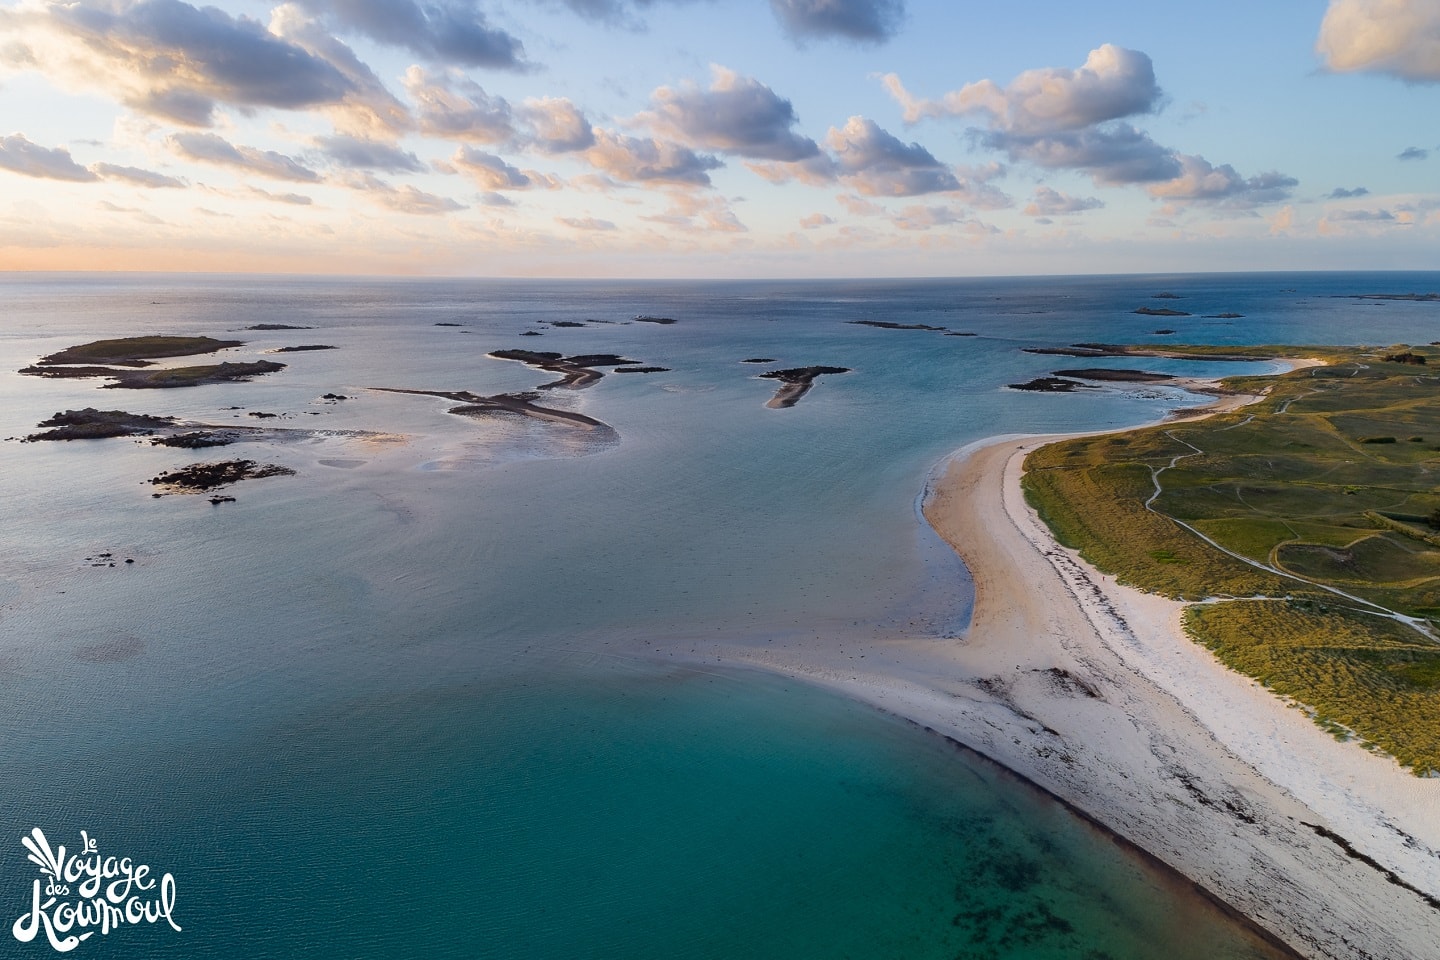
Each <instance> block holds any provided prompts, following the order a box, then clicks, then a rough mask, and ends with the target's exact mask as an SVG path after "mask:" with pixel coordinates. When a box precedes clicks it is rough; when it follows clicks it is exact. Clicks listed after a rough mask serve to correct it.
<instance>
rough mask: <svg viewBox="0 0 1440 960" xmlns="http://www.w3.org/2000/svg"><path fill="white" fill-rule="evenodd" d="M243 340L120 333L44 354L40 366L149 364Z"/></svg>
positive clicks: (211, 351)
mask: <svg viewBox="0 0 1440 960" xmlns="http://www.w3.org/2000/svg"><path fill="white" fill-rule="evenodd" d="M244 345H245V341H243V340H216V339H214V338H213V337H121V338H119V339H116V340H93V341H91V342H90V343H82V344H80V345H78V346H74V347H67V348H66V349H64V350H61V351H60V352H59V353H52V354H50V355H49V356H48V357H41V358H40V359H39V360H38V361H36V363H37V364H38V365H39V366H53V365H56V364H77V363H110V364H115V365H117V366H122V367H149V366H153V361H154V360H157V359H162V358H165V357H190V356H195V355H197V354H201V353H215V352H216V351H217V350H224V349H227V348H229V347H243V346H244Z"/></svg>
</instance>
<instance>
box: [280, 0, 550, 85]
mask: <svg viewBox="0 0 1440 960" xmlns="http://www.w3.org/2000/svg"><path fill="white" fill-rule="evenodd" d="M297 2H298V4H299V5H300V6H301V7H303V8H304V9H306V10H307V11H309V12H310V13H311V14H313V15H315V16H317V17H320V18H322V19H323V20H325V22H327V23H329V24H332V25H333V26H334V27H335V28H336V29H337V30H340V31H344V32H353V33H358V34H360V35H362V36H364V37H368V38H369V39H371V40H374V41H375V42H376V43H383V44H387V45H389V46H395V47H402V48H404V49H407V50H409V51H411V52H412V53H414V54H416V55H417V56H420V57H424V58H426V59H428V60H431V61H434V62H437V63H446V64H455V65H457V66H464V67H491V68H499V69H508V70H523V69H528V67H527V65H526V63H525V48H524V45H523V44H521V42H520V41H519V40H517V39H516V38H515V37H513V36H511V35H510V34H508V33H506V32H505V31H504V30H500V29H498V28H495V27H492V26H490V24H489V22H488V21H487V20H486V18H485V15H484V14H483V13H482V12H480V10H479V9H477V8H476V5H475V4H474V3H473V2H468V0H431V2H426V3H416V2H415V0H297Z"/></svg>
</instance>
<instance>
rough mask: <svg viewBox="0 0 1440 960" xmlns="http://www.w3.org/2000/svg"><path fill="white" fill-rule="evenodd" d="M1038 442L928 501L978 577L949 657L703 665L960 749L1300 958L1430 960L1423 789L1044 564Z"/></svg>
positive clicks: (1436, 864) (1069, 573)
mask: <svg viewBox="0 0 1440 960" xmlns="http://www.w3.org/2000/svg"><path fill="white" fill-rule="evenodd" d="M1305 365H1308V364H1305ZM1243 402H1244V398H1239V397H1225V398H1222V401H1221V402H1220V403H1219V404H1217V405H1216V407H1218V408H1220V409H1233V408H1234V407H1235V406H1238V405H1240V404H1242V403H1243ZM1212 409H1214V408H1212ZM1051 439H1055V438H1053V437H1007V438H997V439H993V440H988V441H984V442H983V443H980V444H976V445H973V446H972V447H970V448H967V449H966V450H962V451H960V453H959V454H957V455H956V457H955V458H953V459H952V460H951V461H950V462H949V463H948V464H946V465H944V466H943V467H942V469H941V470H940V471H939V472H938V473H937V475H936V478H935V480H934V481H933V482H932V485H931V489H930V490H929V491H928V496H927V500H926V507H925V514H926V517H927V518H928V519H929V520H930V522H931V523H932V525H934V527H935V528H936V530H937V531H939V533H940V534H941V536H943V537H944V538H945V539H946V540H947V541H948V542H949V543H950V544H951V545H952V546H954V547H955V549H956V550H957V551H958V552H959V554H960V556H961V557H962V558H963V559H964V561H965V563H966V565H967V567H968V568H969V569H970V572H971V574H972V576H973V577H974V580H975V608H974V615H973V619H972V622H971V625H970V628H969V630H968V631H967V633H966V635H965V636H964V638H962V639H956V640H939V641H936V640H929V641H926V640H897V641H890V642H881V643H874V644H868V645H863V646H858V645H854V644H849V645H847V646H846V647H845V648H844V649H840V648H837V647H835V646H832V645H828V644H825V643H824V642H823V641H820V640H812V641H795V642H790V643H785V644H779V643H776V644H767V645H766V647H765V649H764V650H757V649H755V648H753V647H752V648H739V649H736V648H733V647H732V648H728V649H724V650H714V651H712V652H713V653H715V654H720V655H726V654H728V655H729V656H732V657H735V658H737V659H742V660H747V661H750V662H752V663H759V664H764V665H766V666H769V667H772V668H776V669H781V670H784V671H786V672H788V673H791V674H794V675H797V676H803V677H808V678H810V679H812V680H816V681H818V682H821V683H823V684H825V685H827V686H831V687H834V688H836V689H839V690H842V691H844V692H847V693H849V694H851V695H853V696H857V697H859V698H861V699H864V700H866V701H868V702H871V703H873V704H875V705H877V706H880V707H882V708H884V709H887V710H890V711H893V712H895V713H897V714H899V715H902V716H905V717H908V718H910V719H912V720H914V721H916V722H918V723H921V724H923V725H925V726H927V727H931V728H933V729H935V730H937V731H939V732H940V733H943V734H945V735H947V736H950V737H952V738H954V739H956V740H958V741H959V742H961V743H964V744H967V745H968V746H971V747H973V748H974V749H976V750H978V751H979V752H981V753H983V754H985V755H987V756H989V757H991V758H992V759H995V760H997V761H999V762H1000V763H1002V764H1004V765H1005V766H1007V767H1009V768H1010V769H1012V770H1014V771H1016V772H1018V773H1020V774H1021V775H1023V776H1025V777H1027V778H1029V779H1030V780H1032V781H1034V782H1035V783H1037V784H1038V785H1040V786H1041V787H1043V788H1045V789H1046V790H1048V791H1050V792H1051V793H1053V794H1054V795H1056V796H1057V797H1059V798H1061V799H1062V800H1064V801H1066V802H1067V803H1069V804H1071V805H1072V806H1074V807H1075V808H1077V809H1079V810H1081V811H1083V812H1084V813H1086V814H1087V815H1089V816H1090V817H1092V818H1093V819H1094V820H1096V821H1097V822H1099V823H1101V824H1103V825H1104V826H1106V827H1108V828H1110V829H1111V830H1114V831H1115V832H1116V833H1118V834H1120V835H1121V836H1124V837H1126V838H1127V839H1129V840H1131V841H1132V842H1134V843H1136V844H1137V845H1139V846H1140V847H1142V848H1144V849H1145V850H1147V851H1149V852H1150V853H1152V854H1154V855H1155V856H1156V857H1158V858H1160V859H1161V860H1163V861H1165V862H1166V863H1168V864H1170V865H1171V866H1173V867H1175V868H1176V869H1178V870H1179V871H1180V872H1181V873H1183V874H1185V875H1186V876H1188V877H1190V878H1192V879H1193V880H1194V881H1195V882H1196V883H1197V884H1199V885H1200V886H1201V887H1203V888H1204V889H1205V890H1207V891H1209V892H1211V893H1212V894H1214V895H1215V896H1217V897H1219V898H1220V899H1221V900H1223V901H1225V902H1226V903H1228V904H1229V905H1231V906H1232V907H1234V908H1235V909H1237V910H1239V911H1240V912H1242V913H1244V914H1245V915H1246V916H1249V917H1251V918H1252V919H1253V920H1255V921H1256V922H1257V923H1258V924H1259V925H1260V926H1262V927H1264V928H1265V929H1267V930H1269V931H1271V932H1272V933H1274V934H1275V935H1277V936H1278V937H1280V938H1281V939H1283V940H1284V941H1285V942H1287V943H1289V944H1290V945H1291V946H1293V947H1294V948H1295V949H1296V950H1298V951H1299V952H1300V953H1302V954H1304V955H1305V956H1309V957H1326V958H1353V960H1362V958H1370V960H1382V958H1384V960H1398V958H1416V960H1440V852H1437V851H1440V780H1421V779H1418V778H1415V777H1413V776H1410V775H1409V774H1407V773H1405V772H1404V771H1402V770H1401V769H1400V768H1399V767H1398V765H1396V764H1395V763H1394V762H1393V761H1391V760H1388V759H1386V758H1383V757H1376V756H1372V755H1370V754H1368V753H1366V752H1365V751H1364V750H1362V749H1361V748H1360V747H1358V746H1354V745H1347V744H1341V743H1339V742H1337V741H1335V740H1334V739H1332V738H1331V737H1329V736H1328V735H1327V734H1325V733H1324V732H1323V731H1322V730H1320V729H1319V728H1318V727H1316V726H1315V725H1314V724H1312V723H1311V722H1309V721H1308V720H1307V719H1306V718H1305V717H1304V716H1303V715H1302V713H1301V712H1300V711H1299V710H1297V709H1294V708H1292V707H1289V706H1287V705H1285V704H1284V703H1283V702H1282V701H1281V700H1279V699H1277V698H1275V697H1274V696H1273V695H1271V694H1270V693H1268V692H1267V691H1265V690H1263V689H1262V688H1260V687H1259V686H1258V685H1257V684H1255V683H1254V682H1252V681H1251V680H1249V679H1248V678H1246V677H1243V676H1241V675H1239V674H1236V673H1233V672H1231V671H1229V670H1227V669H1226V668H1225V667H1223V666H1222V665H1220V664H1219V663H1218V662H1217V661H1215V660H1214V659H1213V658H1212V657H1211V655H1210V654H1209V652H1208V651H1206V650H1205V649H1204V648H1202V647H1201V646H1199V645H1198V644H1196V643H1194V642H1193V641H1192V640H1190V639H1189V638H1188V637H1186V636H1185V635H1184V633H1183V632H1182V631H1181V629H1180V625H1179V615H1180V611H1181V610H1182V609H1183V604H1180V603H1177V602H1173V601H1169V600H1166V599H1164V598H1160V597H1155V596H1151V595H1148V594H1143V593H1140V592H1138V591H1135V590H1131V589H1127V588H1122V587H1118V586H1117V585H1116V584H1115V583H1114V581H1113V580H1112V579H1109V578H1104V577H1102V576H1101V575H1099V574H1097V573H1096V572H1095V571H1094V570H1093V569H1092V568H1090V567H1089V566H1088V565H1086V564H1084V563H1083V562H1081V561H1079V560H1078V559H1077V558H1076V557H1075V556H1074V555H1073V554H1072V553H1071V552H1070V551H1068V550H1065V549H1063V548H1061V547H1059V546H1058V545H1057V544H1056V543H1055V541H1054V540H1053V538H1052V537H1051V536H1050V534H1049V531H1048V530H1047V529H1046V528H1045V527H1044V525H1043V524H1042V523H1041V522H1040V521H1039V520H1038V518H1036V517H1035V516H1034V514H1033V513H1032V512H1031V511H1030V509H1029V507H1028V506H1027V505H1026V504H1025V502H1024V498H1023V495H1022V493H1021V489H1020V476H1021V473H1022V470H1023V460H1024V455H1025V453H1026V452H1028V451H1029V450H1031V449H1033V448H1034V447H1035V446H1037V445H1039V444H1041V443H1043V442H1045V441H1047V440H1051ZM1347 847H1348V849H1347Z"/></svg>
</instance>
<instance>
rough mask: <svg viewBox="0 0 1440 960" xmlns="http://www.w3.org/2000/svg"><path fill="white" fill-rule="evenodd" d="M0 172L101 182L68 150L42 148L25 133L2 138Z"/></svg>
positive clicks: (74, 180)
mask: <svg viewBox="0 0 1440 960" xmlns="http://www.w3.org/2000/svg"><path fill="white" fill-rule="evenodd" d="M0 168H3V169H5V170H10V171H13V172H15V173H22V174H24V175H25V176H27V177H37V178H40V179H42V180H70V181H72V182H75V183H91V182H93V181H95V180H98V179H99V177H98V176H97V175H96V174H95V173H94V172H93V171H90V170H87V169H85V168H84V167H82V166H80V164H78V163H76V162H75V161H74V160H73V159H72V158H71V156H70V151H69V150H66V149H65V148H64V147H54V148H51V147H42V146H40V145H39V144H38V143H32V142H31V141H30V140H29V139H28V138H27V137H26V136H25V135H24V134H22V133H15V134H11V135H10V136H8V137H0Z"/></svg>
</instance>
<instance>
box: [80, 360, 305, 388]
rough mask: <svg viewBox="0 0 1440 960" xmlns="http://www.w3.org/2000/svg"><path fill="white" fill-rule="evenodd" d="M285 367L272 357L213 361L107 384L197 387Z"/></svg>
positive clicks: (119, 379)
mask: <svg viewBox="0 0 1440 960" xmlns="http://www.w3.org/2000/svg"><path fill="white" fill-rule="evenodd" d="M284 369H285V364H283V363H275V362H274V361H272V360H255V361H253V362H250V363H211V364H206V365H204V366H198V367H171V368H170V369H168V370H151V371H143V372H136V373H126V374H124V375H123V376H121V377H119V378H118V379H117V380H116V382H115V383H107V384H105V386H106V387H123V388H127V389H131V390H145V389H164V388H169V387H197V386H200V385H201V384H205V383H223V382H225V381H231V380H249V379H250V378H251V377H257V376H260V375H261V374H265V373H274V372H275V371H276V370H284Z"/></svg>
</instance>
